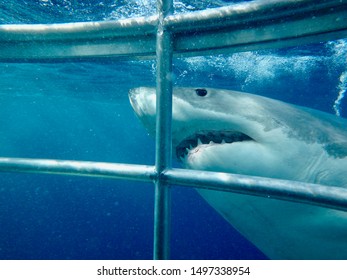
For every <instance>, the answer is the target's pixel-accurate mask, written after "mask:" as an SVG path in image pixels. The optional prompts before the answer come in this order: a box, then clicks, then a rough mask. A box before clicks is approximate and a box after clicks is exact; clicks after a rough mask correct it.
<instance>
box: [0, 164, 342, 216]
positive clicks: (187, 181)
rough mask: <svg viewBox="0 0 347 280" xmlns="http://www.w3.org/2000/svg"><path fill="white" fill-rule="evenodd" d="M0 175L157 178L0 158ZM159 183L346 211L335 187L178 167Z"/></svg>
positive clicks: (150, 169) (146, 171) (130, 167)
mask: <svg viewBox="0 0 347 280" xmlns="http://www.w3.org/2000/svg"><path fill="white" fill-rule="evenodd" d="M0 172H26V173H44V174H57V175H67V176H86V177H90V176H93V177H100V178H112V179H122V180H136V181H143V182H153V181H157V180H158V176H159V175H158V174H157V173H156V172H155V167H154V166H148V165H136V164H120V163H104V162H86V161H68V160H53V159H28V158H0ZM160 180H162V181H163V182H166V183H168V184H176V185H182V186H190V187H195V188H201V189H210V190H217V191H226V192H233V193H241V194H247V195H257V196H262V197H266V198H275V199H282V200H288V201H293V202H301V203H306V204H313V205H318V206H322V207H328V208H332V209H337V210H343V211H347V190H346V189H344V188H339V187H332V186H323V185H318V184H308V183H302V182H296V181H288V180H279V179H273V178H263V177H254V176H244V175H237V174H230V173H223V172H209V171H198V170H188V169H178V168H170V169H167V170H165V171H164V172H163V173H162V174H161V175H160Z"/></svg>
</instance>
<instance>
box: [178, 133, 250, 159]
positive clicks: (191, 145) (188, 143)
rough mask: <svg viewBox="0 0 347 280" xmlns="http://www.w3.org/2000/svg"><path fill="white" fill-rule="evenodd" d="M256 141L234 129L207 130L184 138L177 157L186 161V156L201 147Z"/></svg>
mask: <svg viewBox="0 0 347 280" xmlns="http://www.w3.org/2000/svg"><path fill="white" fill-rule="evenodd" d="M242 141H254V140H253V139H252V138H251V137H249V136H248V135H246V134H244V133H242V132H238V131H232V130H219V131H218V130H207V131H204V130H202V131H197V132H196V133H194V134H192V135H190V136H188V137H187V138H185V139H183V140H182V141H181V142H180V143H179V144H178V145H177V146H176V157H177V159H178V160H179V161H181V162H186V161H187V160H186V157H187V156H188V155H191V154H192V153H196V152H198V151H199V150H200V148H206V147H211V146H213V145H226V144H232V143H234V142H242Z"/></svg>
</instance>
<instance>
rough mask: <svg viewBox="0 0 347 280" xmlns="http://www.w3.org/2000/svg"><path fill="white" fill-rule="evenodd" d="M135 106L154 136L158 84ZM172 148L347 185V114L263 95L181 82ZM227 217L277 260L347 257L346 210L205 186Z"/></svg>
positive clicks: (205, 163) (224, 163)
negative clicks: (290, 102) (319, 109)
mask: <svg viewBox="0 0 347 280" xmlns="http://www.w3.org/2000/svg"><path fill="white" fill-rule="evenodd" d="M129 97H130V101H131V104H132V106H133V108H134V110H135V112H136V114H137V115H138V117H139V118H140V120H141V121H142V122H143V124H144V125H145V127H146V128H147V129H148V130H149V131H150V132H151V133H153V134H154V130H155V106H156V105H155V104H156V99H155V89H154V88H146V87H142V88H136V89H133V90H131V91H130V93H129ZM172 138H173V148H174V151H175V152H176V156H177V158H178V160H179V161H181V163H182V164H183V166H184V167H185V168H191V169H199V170H209V171H221V172H231V173H237V174H245V175H254V176H263V177H272V178H280V179H288V180H297V181H303V182H310V183H319V184H325V185H331V186H337V187H342V188H347V120H345V119H342V118H338V117H336V116H333V115H329V114H326V113H323V112H319V111H316V110H312V109H308V108H303V107H298V106H294V105H290V104H286V103H283V102H281V101H277V100H273V99H268V98H265V97H261V96H257V95H252V94H247V93H241V92H235V91H228V90H218V89H210V88H177V89H174V95H173V122H172ZM199 193H200V194H201V195H202V196H203V197H204V198H205V199H206V200H207V201H208V202H209V204H210V205H212V206H213V207H214V208H215V209H216V210H217V211H218V212H219V213H220V214H221V215H222V216H223V217H224V218H225V219H226V220H227V221H228V222H230V223H231V224H232V225H233V226H234V227H235V228H236V229H237V230H239V231H240V232H241V233H242V234H243V235H244V236H245V237H246V238H248V239H249V240H250V241H251V242H252V243H254V244H255V245H256V246H257V247H258V248H259V249H260V250H262V251H263V252H264V253H265V254H266V255H267V256H268V257H270V258H273V259H347V213H346V212H343V211H337V210H331V209H325V208H322V207H318V206H311V205H304V204H298V203H293V202H285V201H280V200H273V199H267V198H261V197H253V196H248V195H240V194H233V193H225V192H218V191H210V190H199Z"/></svg>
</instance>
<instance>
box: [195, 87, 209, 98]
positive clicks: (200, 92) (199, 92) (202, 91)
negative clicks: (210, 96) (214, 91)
mask: <svg viewBox="0 0 347 280" xmlns="http://www.w3.org/2000/svg"><path fill="white" fill-rule="evenodd" d="M195 93H196V94H197V95H198V96H201V97H203V96H206V95H207V90H206V89H204V88H197V89H196V90H195Z"/></svg>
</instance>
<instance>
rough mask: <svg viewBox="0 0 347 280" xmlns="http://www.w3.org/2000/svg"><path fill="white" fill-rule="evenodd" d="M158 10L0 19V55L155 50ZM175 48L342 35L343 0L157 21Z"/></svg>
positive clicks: (345, 23)
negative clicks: (80, 19)
mask: <svg viewBox="0 0 347 280" xmlns="http://www.w3.org/2000/svg"><path fill="white" fill-rule="evenodd" d="M158 23H159V17H158V16H157V15H156V16H151V17H148V18H133V19H124V20H118V21H106V22H84V23H66V24H47V25H44V24H29V25H21V24H17V25H0V61H8V62H11V61H21V62H23V61H66V60H72V59H73V60H86V59H87V60H88V59H102V58H105V57H107V58H108V59H110V57H114V58H120V59H134V58H140V59H143V58H155V53H156V34H157V26H158ZM161 24H162V25H163V26H165V28H166V29H167V30H169V31H170V32H171V34H172V36H173V37H174V45H173V51H174V54H176V55H189V56H194V55H204V54H206V53H207V54H211V51H212V50H213V53H221V52H228V53H230V52H240V51H246V50H260V49H266V48H280V47H288V46H294V45H300V44H308V43H317V42H321V41H327V40H335V39H338V38H345V37H347V0H325V1H316V0H268V1H252V2H246V3H241V4H237V5H231V6H227V7H221V8H216V9H209V10H205V11H200V12H193V13H187V14H176V15H170V16H168V17H166V18H165V20H164V21H163V22H162V23H161Z"/></svg>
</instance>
